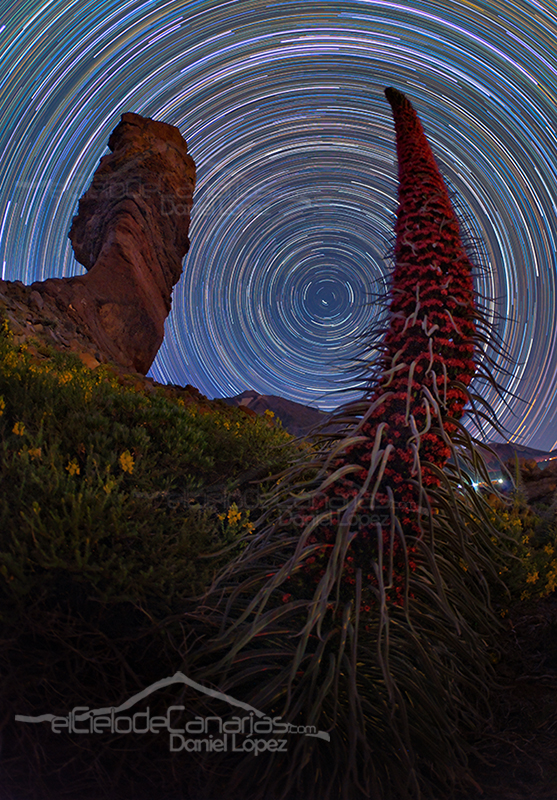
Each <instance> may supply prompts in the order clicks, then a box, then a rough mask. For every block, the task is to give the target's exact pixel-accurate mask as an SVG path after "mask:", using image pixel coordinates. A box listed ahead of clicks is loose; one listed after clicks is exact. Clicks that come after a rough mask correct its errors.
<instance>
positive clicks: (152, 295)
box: [0, 113, 195, 374]
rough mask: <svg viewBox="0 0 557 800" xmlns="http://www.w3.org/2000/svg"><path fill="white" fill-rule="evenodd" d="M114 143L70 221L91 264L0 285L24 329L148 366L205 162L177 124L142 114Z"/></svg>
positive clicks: (92, 356)
mask: <svg viewBox="0 0 557 800" xmlns="http://www.w3.org/2000/svg"><path fill="white" fill-rule="evenodd" d="M108 145H109V147H110V149H111V151H112V152H111V153H110V154H109V155H106V156H104V157H103V158H101V161H100V164H99V167H98V169H97V171H96V173H95V175H94V177H93V181H92V184H91V186H90V187H89V189H88V190H87V192H86V193H85V195H84V196H83V197H82V198H81V200H80V201H79V210H78V214H77V216H76V217H74V220H73V224H72V228H71V231H70V239H71V241H72V245H73V248H74V252H75V255H76V258H77V260H78V261H79V262H80V263H81V264H83V266H84V267H85V268H86V269H87V270H88V272H87V274H86V275H80V276H77V277H74V278H50V279H48V280H46V281H43V282H37V283H34V284H32V285H31V286H30V287H24V286H23V285H22V284H21V283H19V282H15V283H10V282H8V281H6V282H4V281H2V282H1V283H2V285H1V286H0V293H1V294H3V295H4V303H3V305H4V307H5V309H7V310H8V317H9V320H10V321H11V323H13V322H14V321H15V322H16V323H17V325H18V327H19V330H16V331H14V332H16V333H18V334H19V335H21V336H23V337H24V338H27V335H28V334H30V333H33V334H34V335H35V336H37V334H38V335H39V337H40V338H45V337H46V338H47V339H51V340H52V342H51V343H53V344H54V345H58V344H59V345H61V346H62V347H63V348H69V349H72V350H75V351H77V352H83V353H86V354H87V355H86V358H87V360H88V361H89V363H90V365H91V366H94V360H96V361H114V362H116V363H117V364H119V365H120V366H122V367H125V368H127V369H131V370H134V371H136V372H140V373H142V374H145V373H146V372H147V371H148V369H149V367H150V366H151V364H152V362H153V359H154V358H155V356H156V354H157V351H158V349H159V347H160V345H161V343H162V340H163V336H164V321H165V319H166V317H167V315H168V312H169V311H170V304H171V294H172V288H173V286H174V285H175V283H176V282H177V281H178V279H179V277H180V274H181V271H182V259H183V257H184V255H185V254H186V252H187V250H188V246H189V239H188V228H189V220H190V209H191V205H192V195H193V190H194V186H195V164H194V162H193V159H192V158H191V156H189V155H188V153H187V145H186V142H185V141H184V139H183V138H182V135H181V134H180V131H179V130H178V129H177V128H175V127H173V126H172V125H168V124H166V123H164V122H156V121H154V120H152V119H148V118H145V117H142V116H140V115H139V114H132V113H127V114H123V115H122V119H121V122H120V123H119V124H118V125H117V127H116V128H115V130H114V131H113V133H112V135H111V136H110V139H109V142H108ZM0 299H1V298H0ZM8 300H9V302H7V301H8ZM27 312H29V314H27ZM22 316H25V317H27V316H29V317H32V318H33V320H32V321H30V319H24V320H22V319H21V317H22ZM12 328H13V324H12ZM31 328H32V330H30V329H31Z"/></svg>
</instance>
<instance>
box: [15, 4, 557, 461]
mask: <svg viewBox="0 0 557 800" xmlns="http://www.w3.org/2000/svg"><path fill="white" fill-rule="evenodd" d="M0 10H1V16H0V101H1V102H0V137H1V145H2V148H1V149H2V153H3V158H2V169H1V174H0V251H1V252H0V267H2V277H4V278H5V279H7V280H21V281H23V282H24V283H30V282H32V281H34V280H44V279H45V278H47V277H61V276H69V275H75V274H80V273H82V272H83V269H82V267H81V266H80V265H79V264H77V262H76V261H75V260H74V258H73V253H72V250H71V247H70V244H69V241H68V238H67V235H68V230H69V228H70V224H71V219H72V216H73V215H74V214H75V213H76V210H77V201H78V199H79V197H80V196H81V195H82V194H83V193H84V191H85V189H86V187H87V186H88V184H89V182H90V180H91V177H92V175H93V172H94V170H95V169H96V166H97V164H98V161H99V158H100V157H101V156H102V155H103V154H104V153H105V152H106V142H107V140H108V137H109V134H110V132H111V130H112V129H113V128H114V127H115V125H116V124H117V122H118V120H119V117H120V114H122V113H123V112H125V111H135V112H137V113H139V114H142V115H144V116H149V117H153V118H155V119H159V120H163V121H165V122H169V123H171V124H172V125H177V126H178V127H179V128H180V130H181V131H182V133H183V135H184V136H185V138H186V140H187V142H188V147H189V151H190V153H191V154H192V156H193V158H194V159H195V162H196V165H197V173H198V184H197V188H196V193H195V199H194V210H193V215H192V225H191V228H190V238H191V248H190V251H189V254H188V256H187V257H186V261H185V268H184V274H183V276H182V278H181V280H180V283H179V284H178V285H177V287H176V289H175V292H174V297H173V308H172V312H171V315H170V317H169V319H168V321H167V326H166V331H167V332H166V337H165V341H164V344H163V346H162V348H161V350H160V352H159V354H158V356H157V359H156V361H155V364H154V365H153V368H152V371H151V374H152V375H153V377H155V378H156V379H157V380H159V381H161V382H163V383H167V382H171V383H178V384H186V383H189V384H192V385H194V386H196V387H198V388H199V389H200V390H201V391H202V392H203V393H205V394H206V395H208V396H209V397H214V396H220V397H222V396H228V395H234V394H238V393H239V392H242V391H244V390H245V389H248V388H254V389H256V390H257V391H259V392H261V393H264V394H278V395H281V396H283V397H287V398H289V399H291V400H296V401H298V402H302V403H306V404H309V403H311V404H315V405H318V406H320V407H322V408H332V407H333V406H335V405H336V404H338V403H339V402H341V401H342V400H344V399H347V398H348V397H349V396H353V395H350V394H349V393H347V391H346V389H347V387H349V386H353V385H354V378H353V375H354V372H353V370H352V367H353V364H354V359H355V357H356V356H357V354H358V353H360V352H361V351H362V348H364V350H365V334H366V331H367V330H368V329H369V328H370V326H371V325H372V324H373V323H375V322H377V320H378V319H380V318H381V315H382V314H383V313H384V311H385V303H384V301H381V299H380V298H381V297H384V294H385V291H386V286H387V278H388V274H389V269H390V262H389V260H388V258H385V254H386V253H387V252H388V250H389V248H390V247H391V246H392V237H393V234H392V231H393V223H394V214H395V210H396V160H395V147H394V132H393V124H392V119H391V116H390V110H389V108H388V104H387V103H386V101H385V99H384V96H383V89H384V87H385V86H395V87H396V88H397V89H399V90H401V91H403V92H405V93H406V94H407V95H408V97H409V99H410V100H411V101H412V103H413V105H414V107H415V108H416V110H417V111H418V114H419V115H420V118H421V120H422V123H423V125H424V128H425V130H426V133H427V136H428V139H429V141H430V143H431V146H432V148H433V151H434V153H435V155H436V157H437V160H438V163H439V165H440V167H441V170H442V172H443V174H444V176H445V177H446V179H447V183H448V184H449V186H450V188H451V190H453V191H454V193H455V202H456V205H457V208H458V210H459V212H460V215H461V217H462V218H465V219H466V220H467V222H466V223H465V228H466V229H467V231H468V233H469V235H470V237H471V240H473V241H475V245H473V251H474V252H475V254H476V257H477V258H479V260H480V261H481V262H482V264H483V269H482V270H480V271H479V273H478V277H477V288H478V291H479V292H480V293H481V294H482V295H483V296H485V298H487V300H486V305H487V309H488V313H489V314H490V315H491V316H492V318H493V319H494V325H495V328H496V330H497V332H498V334H499V336H500V337H501V339H502V340H503V341H504V343H505V344H506V346H507V347H508V349H509V351H510V354H511V356H512V359H513V360H514V365H513V366H512V367H511V369H510V374H508V375H502V376H500V380H501V382H502V383H503V385H504V386H505V387H506V388H507V389H508V390H510V391H511V392H513V393H514V394H516V395H519V396H520V397H521V398H522V401H521V402H518V401H516V400H513V401H512V403H511V405H512V409H513V411H512V412H511V411H510V410H509V409H508V408H506V407H505V405H504V404H503V403H502V401H501V400H500V399H498V397H497V395H495V394H494V393H493V392H487V396H488V399H489V400H490V401H491V402H492V404H493V406H494V409H495V410H496V411H497V412H498V415H499V417H500V419H501V421H502V422H503V423H504V424H505V425H506V426H507V428H508V430H509V432H510V434H509V437H508V438H511V439H512V440H513V441H517V442H520V443H523V444H529V445H531V446H533V447H538V448H540V449H551V448H553V447H555V446H556V439H557V424H556V417H557V400H556V398H557V347H556V328H557V326H556V304H555V275H556V269H555V253H556V250H557V248H556V246H555V237H556V233H557V224H556V221H555V212H556V204H557V137H556V133H555V127H556V126H555V122H556V119H557V110H556V102H557V100H556V91H557V90H556V89H555V86H556V82H557V80H556V79H557V55H556V53H557V47H556V45H557V6H556V5H555V4H554V3H553V2H550V0H547V1H546V2H545V3H543V4H541V3H537V2H533V0H530V2H516V3H513V2H504V3H503V2H489V3H487V2H484V1H483V0H482V2H478V3H472V2H449V3H448V4H447V3H445V2H443V3H441V2H433V1H432V2H415V0H413V2H412V5H409V4H406V3H404V2H400V3H395V2H376V1H375V0H361V2H343V1H342V0H340V1H339V0H335V2H322V1H321V0H319V1H318V2H312V0H305V2H303V3H302V2H289V1H288V0H286V1H285V2H275V3H264V2H261V1H260V0H251V1H250V0H232V1H230V0H228V2H215V0H210V1H209V2H204V1H198V2H172V1H171V2H159V0H157V2H153V0H150V1H149V2H146V1H145V0H128V2H125V1H124V2H122V0H90V1H88V0H79V2H78V1H77V0H46V1H45V2H39V0H31V1H30V2H17V1H16V2H11V3H9V2H6V0H3V2H1V3H0ZM171 211H172V210H171ZM173 212H174V213H175V214H176V216H177V218H178V223H179V215H180V209H179V208H175V209H173ZM169 213H170V212H169ZM473 257H474V256H473ZM378 297H379V299H377V298H378ZM491 355H492V356H493V357H494V358H495V360H496V361H497V362H498V363H499V364H501V365H502V366H505V365H506V364H507V362H506V360H505V359H504V358H503V356H502V354H500V353H499V352H498V348H497V346H495V345H494V347H493V348H492V352H491ZM507 366H508V365H507Z"/></svg>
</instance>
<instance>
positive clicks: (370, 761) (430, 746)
mask: <svg viewBox="0 0 557 800" xmlns="http://www.w3.org/2000/svg"><path fill="white" fill-rule="evenodd" d="M386 96H387V99H388V100H389V102H390V104H391V107H392V111H393V116H394V122H395V129H396V139H397V154H398V169H399V208H398V213H397V222H396V229H395V230H396V245H395V252H394V257H395V266H394V271H393V273H392V277H391V286H390V297H389V308H388V318H387V329H386V331H384V333H383V335H382V337H381V339H380V340H379V341H378V342H377V349H378V351H379V355H378V358H377V360H376V362H375V363H374V364H373V365H371V366H370V375H371V377H370V379H369V384H368V388H367V390H366V392H365V396H364V397H363V399H362V400H361V401H359V402H357V403H354V404H351V405H349V406H346V407H344V408H343V409H342V410H341V411H340V412H339V413H338V414H337V415H336V417H335V418H334V420H333V421H334V422H336V423H337V425H343V426H344V429H343V431H342V433H341V434H337V435H336V437H331V436H330V437H329V438H328V439H326V444H325V445H324V446H323V447H322V448H321V449H320V450H319V451H318V452H317V454H316V456H315V458H314V459H313V460H308V461H305V462H304V463H303V464H300V465H295V466H294V467H293V468H292V469H291V470H290V471H289V473H287V474H286V475H283V476H282V477H281V479H280V480H279V482H278V485H277V487H276V490H275V492H274V494H272V495H271V497H270V500H269V502H268V504H267V507H266V510H265V514H264V516H263V518H262V520H263V521H261V520H260V523H259V527H258V531H256V533H255V535H253V536H252V537H250V540H249V542H248V543H247V546H246V547H245V549H244V550H243V551H242V553H241V555H240V556H239V557H238V558H236V559H235V560H233V561H232V563H231V564H230V565H229V567H228V568H227V569H226V570H225V571H224V572H223V573H222V574H221V575H219V576H218V577H217V579H216V581H215V584H214V586H213V587H212V590H211V592H210V593H209V595H208V596H207V598H206V603H205V605H204V606H203V607H200V608H199V609H197V611H196V612H195V614H193V615H192V624H193V625H194V627H195V623H196V620H197V622H199V621H200V620H201V621H202V623H203V626H204V627H205V629H206V630H211V626H213V632H214V635H213V636H212V638H211V639H210V640H209V641H208V640H207V639H206V640H205V644H204V646H203V647H202V648H201V649H200V654H199V663H200V669H201V670H202V673H201V672H200V675H201V674H203V676H204V677H205V680H207V679H209V680H213V681H214V682H216V683H218V684H219V687H220V688H221V690H225V691H227V692H228V693H229V694H230V695H234V696H238V695H241V697H242V699H243V700H246V701H249V702H250V703H251V704H252V705H253V706H255V707H257V708H263V709H265V710H266V711H267V713H269V714H271V715H277V714H280V715H281V716H282V717H283V718H284V719H287V720H289V721H290V722H292V723H294V724H305V725H307V724H314V725H315V726H316V727H317V728H318V729H321V730H326V731H328V732H329V733H330V736H331V744H330V745H325V744H324V743H323V742H322V741H318V740H317V739H315V738H309V737H303V736H302V737H298V738H297V740H296V741H293V742H292V747H291V749H290V750H289V752H288V754H279V753H278V752H277V753H274V754H272V755H271V754H266V758H265V760H262V759H261V758H260V759H258V760H257V763H256V764H255V765H254V763H253V762H254V760H253V758H252V759H248V758H246V759H244V760H243V761H241V762H239V761H238V760H236V761H235V762H234V767H233V773H234V776H235V778H237V779H238V781H239V782H238V787H239V791H240V792H241V793H242V794H241V796H242V797H243V798H248V797H249V798H252V797H253V798H263V797H264V798H266V800H267V799H268V798H275V797H276V798H298V797H300V798H302V797H303V798H304V800H313V798H320V799H321V798H341V797H342V798H350V800H354V799H355V798H362V799H363V798H365V799H366V800H367V799H368V798H378V800H379V798H381V800H383V799H384V798H388V797H397V798H416V797H418V796H419V795H420V791H421V789H422V788H423V787H429V788H432V787H436V790H439V787H441V786H442V787H444V788H443V791H447V789H448V788H450V787H452V786H454V785H455V784H459V783H460V784H461V783H462V782H463V781H465V780H466V779H467V777H468V778H469V773H468V771H467V768H466V763H467V752H468V751H469V746H468V744H467V740H466V737H465V736H464V734H465V733H466V732H468V733H470V732H471V731H474V730H475V729H476V727H478V726H481V725H482V724H485V719H486V716H489V709H488V707H487V705H486V703H485V695H486V691H487V686H488V685H489V674H490V673H489V670H490V668H489V659H488V657H487V647H486V639H487V637H489V635H490V633H491V632H492V631H493V629H494V627H495V625H496V621H495V617H494V615H493V614H492V613H491V611H490V608H489V588H488V580H487V576H488V575H490V574H491V575H493V576H494V577H495V578H496V576H497V567H496V566H495V563H496V561H495V559H494V555H495V549H494V543H493V542H494V540H496V533H495V531H494V530H493V529H492V528H491V527H490V525H489V522H488V519H487V514H486V513H485V512H486V511H487V503H486V501H485V500H484V499H483V497H482V495H481V494H480V493H476V492H474V490H473V480H472V478H471V477H470V476H471V475H472V474H474V476H477V475H478V474H479V475H480V477H481V478H482V479H483V480H485V481H488V480H489V477H488V473H487V469H486V467H485V464H484V463H483V461H482V459H481V457H480V455H479V452H478V449H477V447H476V445H475V443H474V441H473V440H472V438H471V437H470V436H469V434H468V433H467V432H466V430H465V428H464V427H463V426H462V423H461V422H460V420H461V418H462V416H463V413H464V410H465V407H466V406H467V404H468V405H471V406H472V407H477V406H478V398H477V397H476V396H475V395H473V394H472V393H471V391H470V383H471V381H472V378H473V377H474V374H475V371H476V364H477V362H478V361H480V360H481V359H483V360H484V361H485V357H484V356H482V355H481V351H482V346H483V344H484V343H485V340H486V331H485V328H486V326H485V322H484V321H483V319H482V315H481V314H480V312H479V311H478V309H477V307H476V302H475V292H474V284H473V274H472V265H471V263H470V261H469V259H468V257H467V254H466V251H465V248H464V246H463V243H462V240H461V236H460V230H459V224H458V221H457V219H456V217H455V215H454V213H453V210H452V207H451V202H450V198H449V195H448V192H447V189H446V186H445V183H444V181H443V178H442V176H441V174H440V172H439V169H438V167H437V165H436V163H435V159H434V157H433V154H432V152H431V149H430V147H429V144H428V142H427V140H426V137H425V134H424V131H423V128H422V125H421V123H420V121H419V119H418V118H417V116H416V113H415V111H414V109H413V108H412V105H411V104H410V102H409V101H408V100H407V99H406V97H405V96H404V95H403V94H401V93H400V92H398V91H397V90H395V89H387V90H386ZM486 407H487V406H486ZM478 413H480V414H482V413H484V414H485V413H486V412H485V411H484V412H482V411H480V410H479V411H478ZM487 415H488V416H489V407H487ZM293 738H294V737H293ZM248 776H251V777H250V778H249V787H250V788H249V789H248V788H247V786H248V784H247V783H246V781H247V780H248ZM255 778H256V779H255ZM232 785H233V782H230V783H227V787H228V788H229V789H230V788H231V787H232ZM240 787H241V788H240Z"/></svg>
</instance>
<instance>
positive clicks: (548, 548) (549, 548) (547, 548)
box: [544, 544, 555, 556]
mask: <svg viewBox="0 0 557 800" xmlns="http://www.w3.org/2000/svg"><path fill="white" fill-rule="evenodd" d="M544 550H545V552H546V553H547V555H548V556H552V555H553V553H554V551H555V548H554V547H552V545H550V544H546V546H545V547H544Z"/></svg>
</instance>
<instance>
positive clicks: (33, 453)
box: [27, 447, 42, 458]
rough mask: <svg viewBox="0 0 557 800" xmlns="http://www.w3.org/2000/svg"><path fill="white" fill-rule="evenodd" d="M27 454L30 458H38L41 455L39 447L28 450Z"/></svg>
mask: <svg viewBox="0 0 557 800" xmlns="http://www.w3.org/2000/svg"><path fill="white" fill-rule="evenodd" d="M27 452H28V453H29V457H30V458H40V457H41V455H42V451H41V448H40V447H35V448H33V449H29V450H28V451H27Z"/></svg>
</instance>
